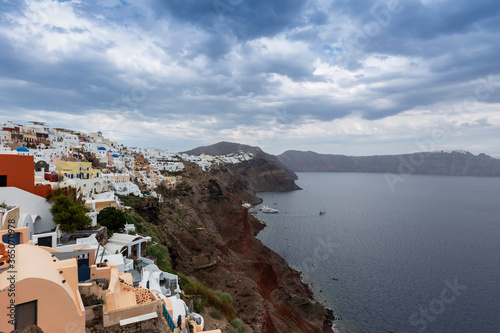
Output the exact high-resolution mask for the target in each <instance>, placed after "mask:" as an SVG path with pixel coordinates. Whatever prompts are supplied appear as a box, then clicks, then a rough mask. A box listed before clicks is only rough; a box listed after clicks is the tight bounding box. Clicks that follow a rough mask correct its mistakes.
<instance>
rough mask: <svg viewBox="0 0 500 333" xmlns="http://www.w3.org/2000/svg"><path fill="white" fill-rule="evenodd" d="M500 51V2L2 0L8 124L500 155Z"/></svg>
mask: <svg viewBox="0 0 500 333" xmlns="http://www.w3.org/2000/svg"><path fill="white" fill-rule="evenodd" d="M499 41H500V2H499V1H498V0H474V1H472V0H467V1H464V0H432V1H431V0H383V1H374V0H372V1H367V0H280V1H277V0H168V1H166V0H100V1H91V0H90V1H79V0H72V1H54V0H52V1H51V0H42V1H39V0H37V1H35V0H26V1H20V0H2V1H0V50H1V52H0V121H7V120H10V121H15V122H27V121H45V122H47V123H48V124H49V125H50V126H51V127H64V128H69V129H75V130H80V131H85V132H96V131H101V132H102V133H103V135H104V136H105V137H108V138H110V139H113V140H117V141H120V142H122V143H124V144H126V145H129V146H140V147H158V148H167V149H170V150H173V151H184V150H188V149H191V148H194V147H197V146H200V145H209V144H213V143H216V142H218V141H231V142H239V143H244V144H249V145H257V146H260V147H261V148H262V149H263V150H265V151H267V152H269V153H273V154H279V153H281V152H283V151H285V150H289V149H294V150H312V151H316V152H320V153H331V154H345V155H358V156H359V155H375V154H379V155H380V154H398V153H411V152H418V151H435V150H455V149H460V150H468V151H471V152H473V153H475V154H477V153H487V154H489V155H492V156H494V157H500V145H499V133H500V112H499V111H500V42H499Z"/></svg>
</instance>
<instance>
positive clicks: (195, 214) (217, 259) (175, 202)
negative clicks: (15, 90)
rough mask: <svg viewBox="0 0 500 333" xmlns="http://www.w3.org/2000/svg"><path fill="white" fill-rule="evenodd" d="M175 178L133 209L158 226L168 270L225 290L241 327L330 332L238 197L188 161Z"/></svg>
mask: <svg viewBox="0 0 500 333" xmlns="http://www.w3.org/2000/svg"><path fill="white" fill-rule="evenodd" d="M220 172H229V171H220ZM232 177H235V176H234V175H233V176H232ZM234 179H236V178H234ZM182 183H183V184H182V185H181V186H179V189H178V190H177V191H176V192H175V193H173V194H169V193H165V194H164V196H163V202H162V203H159V202H158V203H151V202H149V203H148V202H145V203H143V205H142V208H141V209H138V211H139V213H140V214H141V215H142V216H143V217H144V218H145V219H146V220H148V221H149V222H151V223H153V224H155V225H156V226H158V227H159V228H160V229H161V230H162V232H163V233H164V236H165V237H164V238H163V239H162V243H163V245H165V246H167V247H168V249H169V253H170V258H171V265H172V268H173V269H174V270H175V271H178V272H182V273H183V274H186V275H187V276H189V277H190V278H192V279H195V280H198V281H201V282H203V283H204V284H206V285H207V286H209V287H210V288H213V289H215V290H220V291H223V292H226V293H229V294H230V295H231V298H232V305H233V307H234V310H235V311H236V313H237V315H238V317H240V318H241V319H242V320H243V321H244V322H245V324H246V325H247V332H258V333H271V332H273V333H274V332H301V333H302V332H311V333H312V332H332V331H331V329H330V328H329V327H328V325H326V324H325V320H326V318H327V317H328V315H329V313H328V311H327V310H326V309H325V308H324V307H323V306H322V305H321V304H319V303H317V302H316V301H314V300H313V299H312V298H311V293H310V291H309V290H308V288H307V287H306V286H305V285H304V284H303V283H302V282H301V279H300V276H299V273H298V272H296V271H294V270H292V269H291V268H290V267H289V266H288V265H287V263H286V262H285V261H284V260H283V259H282V258H281V257H280V256H279V255H278V254H276V253H275V252H273V251H272V250H270V249H269V248H267V247H265V246H264V245H263V244H262V243H261V242H260V241H259V240H258V239H257V238H256V237H255V236H254V235H255V234H256V233H257V232H258V231H259V230H261V229H262V228H263V227H264V226H263V225H262V224H261V222H260V221H259V220H257V219H256V218H255V217H253V216H252V215H251V214H248V211H247V209H246V208H243V207H242V206H241V203H242V200H241V199H240V198H238V197H237V196H236V195H235V194H231V193H228V192H226V191H225V190H224V189H223V186H221V184H220V183H219V181H218V180H217V179H216V178H214V177H213V176H211V175H210V174H209V173H207V172H203V171H201V169H200V168H199V167H198V166H197V165H195V164H192V163H186V171H185V172H184V175H183V177H182ZM248 195H251V194H248ZM148 200H149V201H151V198H150V199H148ZM204 315H206V316H208V314H207V313H204Z"/></svg>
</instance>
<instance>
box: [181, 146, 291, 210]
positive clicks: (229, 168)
mask: <svg viewBox="0 0 500 333" xmlns="http://www.w3.org/2000/svg"><path fill="white" fill-rule="evenodd" d="M183 153H185V154H189V155H201V154H206V155H210V156H221V155H230V154H236V153H252V154H253V157H252V158H251V159H250V160H248V161H243V162H240V163H234V164H228V163H226V164H224V165H214V166H212V169H211V174H212V176H214V177H215V178H216V179H217V180H218V181H219V182H220V183H221V184H222V185H223V187H224V190H226V191H228V192H230V193H234V194H237V195H238V196H239V197H240V198H244V199H247V200H248V201H249V202H250V203H254V204H255V203H257V202H255V201H254V200H255V199H254V198H255V197H254V196H253V195H250V196H249V195H248V193H245V192H248V191H254V192H255V191H256V192H262V191H293V190H298V189H300V188H299V187H298V186H297V185H296V184H295V180H297V175H296V174H295V173H294V172H293V171H292V170H291V169H289V168H287V167H286V166H285V165H284V164H283V163H281V162H280V160H279V159H278V158H277V157H276V156H274V155H271V154H268V153H265V152H264V151H262V149H260V148H259V147H252V146H248V145H243V144H239V143H233V142H225V141H223V142H219V143H216V144H213V145H210V146H203V147H198V148H194V149H192V150H189V151H186V152H183Z"/></svg>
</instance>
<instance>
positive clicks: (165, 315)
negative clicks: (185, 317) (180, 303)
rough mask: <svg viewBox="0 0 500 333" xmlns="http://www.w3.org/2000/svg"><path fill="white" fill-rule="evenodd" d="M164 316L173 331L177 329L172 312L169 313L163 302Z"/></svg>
mask: <svg viewBox="0 0 500 333" xmlns="http://www.w3.org/2000/svg"><path fill="white" fill-rule="evenodd" d="M163 317H165V320H166V321H167V324H168V327H169V328H170V330H171V331H172V332H173V331H174V330H175V324H174V321H173V320H172V317H170V313H168V311H167V308H166V307H165V304H163Z"/></svg>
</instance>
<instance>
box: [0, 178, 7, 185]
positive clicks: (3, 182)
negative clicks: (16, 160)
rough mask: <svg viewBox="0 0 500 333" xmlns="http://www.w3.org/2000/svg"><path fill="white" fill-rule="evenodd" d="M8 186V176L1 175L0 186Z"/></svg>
mask: <svg viewBox="0 0 500 333" xmlns="http://www.w3.org/2000/svg"><path fill="white" fill-rule="evenodd" d="M5 186H7V176H0V187H5Z"/></svg>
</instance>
